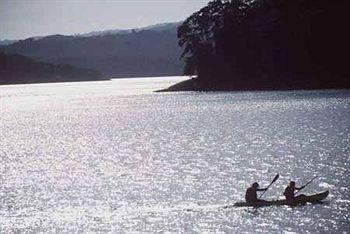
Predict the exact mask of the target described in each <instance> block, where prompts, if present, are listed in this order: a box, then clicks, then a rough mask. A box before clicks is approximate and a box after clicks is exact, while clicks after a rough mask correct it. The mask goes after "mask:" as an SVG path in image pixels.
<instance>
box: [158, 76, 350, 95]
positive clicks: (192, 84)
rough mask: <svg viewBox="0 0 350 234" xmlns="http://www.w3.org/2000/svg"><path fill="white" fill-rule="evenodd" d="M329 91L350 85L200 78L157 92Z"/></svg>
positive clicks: (345, 88)
mask: <svg viewBox="0 0 350 234" xmlns="http://www.w3.org/2000/svg"><path fill="white" fill-rule="evenodd" d="M329 89H343V90H349V89H350V84H348V83H346V84H343V85H341V84H339V85H336V84H334V85H328V86H326V85H323V86H322V85H296V84H294V85H287V84H285V85H283V86H280V87H277V86H272V85H260V86H259V85H255V86H248V85H247V86H241V87H238V86H235V85H233V84H221V85H215V84H213V83H202V82H200V80H199V79H198V78H190V79H188V80H184V81H181V82H179V83H176V84H174V85H171V86H169V87H168V88H166V89H160V90H156V91H154V92H156V93H163V92H186V91H193V92H229V91H240V92H244V91H293V90H329Z"/></svg>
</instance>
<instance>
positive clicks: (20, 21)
mask: <svg viewBox="0 0 350 234" xmlns="http://www.w3.org/2000/svg"><path fill="white" fill-rule="evenodd" d="M208 1H209V0H0V39H2V40H3V39H25V38H28V37H33V36H45V35H52V34H63V35H71V34H78V33H87V32H91V31H102V30H108V29H130V28H137V27H144V26H149V25H153V24H157V23H165V22H177V21H181V20H184V19H186V18H187V17H188V16H190V15H191V14H192V13H193V12H195V11H197V10H199V9H200V8H202V7H203V6H205V5H206V4H207V3H208Z"/></svg>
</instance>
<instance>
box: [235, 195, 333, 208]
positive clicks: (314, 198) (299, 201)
mask: <svg viewBox="0 0 350 234" xmlns="http://www.w3.org/2000/svg"><path fill="white" fill-rule="evenodd" d="M328 194H329V191H325V192H322V193H316V194H314V195H311V196H300V197H297V198H295V199H294V200H292V201H287V200H286V199H283V200H272V201H261V202H254V203H247V202H236V203H235V204H233V205H231V207H249V206H251V207H262V206H282V205H289V206H296V205H305V204H306V203H318V202H321V201H322V200H323V199H325V198H326V197H327V196H328Z"/></svg>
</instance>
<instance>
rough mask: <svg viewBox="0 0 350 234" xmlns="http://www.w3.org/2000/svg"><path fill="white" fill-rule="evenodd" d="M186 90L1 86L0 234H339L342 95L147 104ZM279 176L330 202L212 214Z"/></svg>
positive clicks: (347, 198)
mask: <svg viewBox="0 0 350 234" xmlns="http://www.w3.org/2000/svg"><path fill="white" fill-rule="evenodd" d="M184 79H185V78H184V77H173V78H169V77H167V78H166V77H163V78H142V79H120V80H112V81H103V82H82V83H57V84H33V85H6V86H0V114H1V116H0V121H1V122H0V161H1V164H0V232H5V233H7V232H79V231H83V232H114V233H115V232H121V231H124V232H130V231H135V232H157V231H169V232H194V233H196V232H198V233H203V232H210V233H220V232H226V233H232V232H254V231H259V232H285V233H293V232H347V231H349V228H350V225H349V222H350V220H349V208H350V195H349V192H350V191H349V184H350V179H349V163H350V158H349V155H350V154H349V153H350V148H349V145H350V118H349V117H350V108H349V107H350V92H349V91H343V90H329V91H295V92H292V91H289V92H179V93H153V91H154V90H157V89H162V88H166V87H168V86H169V85H171V84H173V83H176V82H178V81H181V80H184ZM276 173H280V174H281V176H280V178H279V180H278V181H277V182H276V183H275V184H274V185H273V186H272V187H271V188H270V189H269V190H268V191H267V192H266V194H265V195H264V197H265V199H273V198H277V197H280V196H281V195H282V191H283V188H284V187H285V185H286V184H287V183H288V181H289V180H290V179H293V180H295V181H296V182H297V185H300V184H303V183H305V182H307V181H308V180H309V179H311V178H312V177H313V176H315V175H317V176H318V178H317V179H316V180H315V181H314V182H313V183H311V184H310V185H309V186H308V187H307V188H305V189H304V190H303V193H305V194H312V193H314V192H319V191H324V190H328V189H329V190H330V196H329V197H328V198H327V200H326V201H325V202H324V203H322V204H317V205H306V206H300V207H294V208H291V207H287V206H282V207H266V208H260V209H250V208H229V209H223V206H225V205H229V204H232V203H234V202H236V201H240V200H242V199H243V198H244V191H245V189H246V187H248V186H249V185H250V184H251V183H252V182H254V181H259V183H260V184H261V185H262V186H266V185H268V184H269V183H270V181H271V179H272V178H273V177H274V175H276Z"/></svg>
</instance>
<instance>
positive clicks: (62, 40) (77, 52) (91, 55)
mask: <svg viewBox="0 0 350 234" xmlns="http://www.w3.org/2000/svg"><path fill="white" fill-rule="evenodd" d="M177 26H178V23H172V24H165V25H159V27H158V26H155V27H149V28H145V29H141V30H131V31H130V32H128V31H123V33H103V32H102V33H99V32H94V33H92V35H93V36H89V35H84V36H63V35H52V36H47V37H43V38H29V39H26V40H21V41H19V42H16V43H14V44H11V45H8V46H4V47H1V48H0V51H3V52H5V53H8V54H21V55H25V56H28V57H31V58H33V59H35V60H38V61H43V62H49V63H54V64H69V65H72V66H76V67H81V68H89V69H94V70H97V71H99V72H101V73H102V74H103V75H104V76H107V77H138V76H166V75H181V73H182V69H183V63H182V62H181V61H180V55H181V52H182V50H181V48H180V46H179V45H178V41H177V36H176V31H177Z"/></svg>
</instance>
